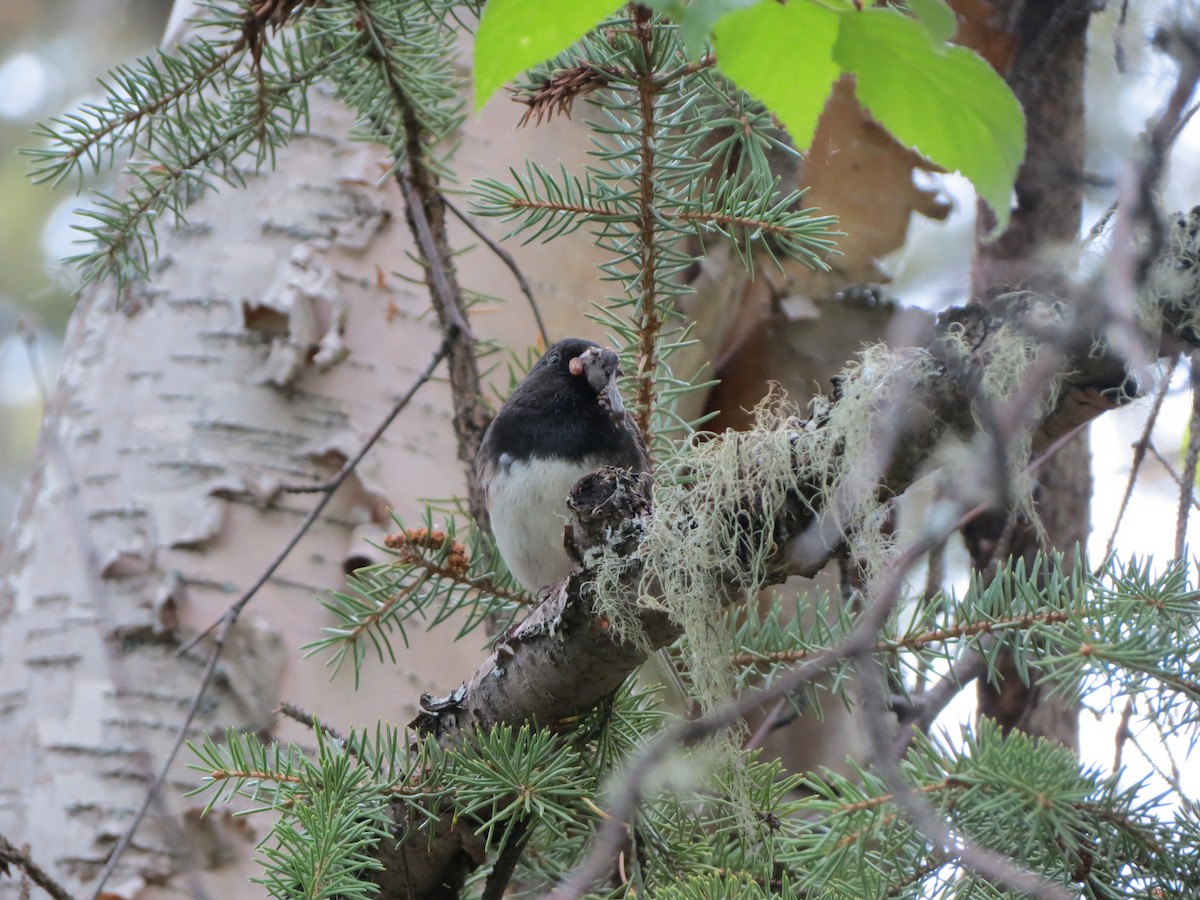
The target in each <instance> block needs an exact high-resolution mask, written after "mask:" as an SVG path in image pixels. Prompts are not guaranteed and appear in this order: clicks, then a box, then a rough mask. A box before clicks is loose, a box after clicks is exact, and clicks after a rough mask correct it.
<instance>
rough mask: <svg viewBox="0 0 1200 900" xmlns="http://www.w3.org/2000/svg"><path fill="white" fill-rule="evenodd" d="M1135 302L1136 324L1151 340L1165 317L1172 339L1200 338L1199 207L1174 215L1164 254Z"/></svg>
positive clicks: (1153, 268) (1157, 333) (1161, 326)
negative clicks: (1177, 337)
mask: <svg viewBox="0 0 1200 900" xmlns="http://www.w3.org/2000/svg"><path fill="white" fill-rule="evenodd" d="M1137 299H1138V302H1137V310H1138V319H1139V323H1138V324H1139V325H1141V327H1142V328H1143V329H1144V330H1145V331H1146V332H1147V334H1149V335H1150V336H1152V337H1154V338H1155V339H1157V336H1158V335H1159V334H1161V333H1162V329H1163V325H1164V322H1165V320H1166V318H1167V316H1166V315H1165V314H1167V313H1169V314H1170V316H1169V317H1170V320H1171V322H1172V323H1173V324H1174V330H1175V333H1176V335H1178V336H1179V337H1182V338H1184V339H1186V340H1192V341H1194V340H1196V338H1197V336H1200V207H1194V208H1193V209H1192V211H1191V212H1189V213H1176V214H1175V217H1174V218H1173V220H1172V222H1171V227H1170V229H1169V230H1168V232H1167V247H1166V252H1165V253H1163V255H1162V256H1161V257H1160V258H1159V259H1158V261H1157V262H1156V263H1155V264H1154V265H1153V267H1152V268H1151V270H1150V273H1149V277H1148V278H1147V279H1146V281H1145V284H1144V286H1143V288H1142V290H1141V291H1140V292H1139V294H1138V298H1137Z"/></svg>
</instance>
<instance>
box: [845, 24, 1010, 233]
mask: <svg viewBox="0 0 1200 900" xmlns="http://www.w3.org/2000/svg"><path fill="white" fill-rule="evenodd" d="M833 58H834V59H835V60H837V61H838V62H839V63H840V64H841V65H842V67H843V68H845V69H846V71H848V72H853V73H854V75H855V77H856V79H857V87H856V91H857V94H858V99H859V100H860V101H861V102H862V104H863V105H864V106H865V107H867V109H869V110H870V112H871V115H872V116H874V117H875V119H877V120H878V121H879V123H880V124H881V125H882V126H883V127H884V128H886V129H887V130H888V131H890V132H891V133H892V134H893V135H894V136H895V137H896V139H897V140H899V141H900V142H901V143H904V144H907V145H908V146H911V147H914V148H915V149H916V150H917V151H918V152H920V153H922V154H923V155H925V156H927V157H928V158H929V159H931V160H932V161H933V162H935V163H937V164H938V165H940V166H943V167H945V168H946V169H948V170H949V171H952V172H953V171H958V172H961V173H962V174H963V175H965V176H966V177H967V178H968V179H970V181H971V183H972V184H974V185H975V190H976V191H977V192H978V193H979V196H980V197H982V198H983V199H984V200H985V201H987V203H988V205H989V206H991V208H992V210H993V211H994V212H995V214H996V220H997V223H998V224H997V229H998V230H1001V231H1002V230H1003V229H1004V227H1005V226H1006V225H1007V224H1008V217H1009V198H1010V197H1011V195H1012V187H1013V182H1014V181H1015V179H1016V175H1017V167H1018V166H1020V164H1021V160H1023V159H1024V158H1025V116H1024V114H1023V113H1022V111H1021V105H1020V104H1019V103H1018V102H1017V98H1016V97H1014V96H1013V93H1012V91H1011V90H1009V88H1008V86H1007V85H1006V84H1005V83H1004V80H1003V79H1002V78H1001V77H1000V76H999V75H997V74H996V72H995V70H994V69H992V67H991V66H989V65H988V64H987V63H986V62H984V61H983V60H982V59H981V58H980V57H979V56H978V55H976V54H975V53H973V52H971V51H970V50H967V49H965V48H963V47H951V46H946V45H939V44H937V43H935V42H934V41H933V40H932V38H931V37H930V35H929V32H928V31H927V30H926V29H925V28H924V27H922V26H921V25H920V24H919V23H917V22H915V21H914V20H912V19H910V18H908V17H906V16H904V15H902V14H900V13H898V12H896V11H895V10H891V9H865V10H862V11H861V12H855V13H851V14H847V15H845V16H843V21H842V28H841V32H840V33H839V35H838V40H837V43H836V45H835V46H834V50H833Z"/></svg>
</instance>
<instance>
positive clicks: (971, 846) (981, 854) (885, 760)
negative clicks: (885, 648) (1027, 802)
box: [854, 654, 1071, 900]
mask: <svg viewBox="0 0 1200 900" xmlns="http://www.w3.org/2000/svg"><path fill="white" fill-rule="evenodd" d="M854 667H855V671H856V672H857V673H858V685H859V702H860V703H861V704H862V707H863V716H862V721H863V722H864V724H865V726H866V731H867V736H868V738H869V739H870V741H871V747H872V751H873V752H872V754H871V761H872V763H873V765H874V769H875V771H876V772H878V773H879V775H880V777H881V778H882V779H883V781H884V784H885V785H887V789H888V790H889V791H891V793H892V800H893V802H894V803H895V804H896V805H897V806H899V807H900V809H901V810H903V811H904V813H905V815H906V816H907V817H908V819H909V821H911V822H912V823H913V825H915V826H916V828H917V830H919V831H920V832H921V833H922V834H924V835H925V837H926V838H928V839H929V840H930V841H932V842H933V844H934V846H935V847H936V848H937V850H938V852H940V853H943V854H945V855H946V856H947V857H949V858H951V859H957V860H958V861H959V863H961V864H962V865H963V866H964V867H965V868H967V869H970V870H971V871H973V872H975V873H977V874H979V875H982V876H983V877H985V878H987V879H989V880H991V881H995V882H998V883H1000V884H1003V885H1007V886H1008V887H1010V888H1013V889H1014V890H1018V891H1024V892H1025V893H1027V894H1029V895H1031V896H1034V897H1039V898H1041V900H1070V897H1071V895H1070V894H1068V893H1067V892H1066V891H1065V890H1063V889H1062V888H1061V887H1060V886H1059V885H1056V884H1054V883H1052V882H1050V881H1047V880H1046V879H1045V878H1043V877H1042V876H1040V875H1037V874H1035V873H1033V872H1029V871H1027V870H1025V869H1022V868H1020V866H1018V865H1017V863H1016V862H1015V861H1014V860H1012V859H1009V858H1008V857H1007V856H1003V855H1002V854H999V853H996V852H994V851H992V850H988V849H987V848H986V847H981V846H980V845H979V844H977V843H976V842H975V841H973V840H972V839H971V838H970V837H968V836H967V835H966V834H964V833H963V832H961V831H952V830H951V829H950V828H949V827H947V825H946V820H945V818H944V817H943V816H941V815H940V814H939V813H938V812H937V811H936V810H934V808H933V806H932V805H931V804H930V803H929V801H928V800H926V799H925V798H924V797H922V796H921V795H919V794H918V793H917V792H916V791H914V790H913V788H912V785H910V784H909V783H908V781H907V780H906V779H905V778H904V773H902V772H901V771H900V766H899V765H897V763H896V760H895V758H894V757H893V756H892V754H891V748H890V747H889V744H890V743H891V735H890V734H889V730H888V715H887V708H886V703H885V699H886V693H885V691H886V688H885V685H884V678H883V670H882V667H881V666H880V664H879V661H878V660H877V659H875V658H874V657H873V656H870V655H868V654H858V655H857V656H856V658H855V666H854Z"/></svg>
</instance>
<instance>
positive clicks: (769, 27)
mask: <svg viewBox="0 0 1200 900" xmlns="http://www.w3.org/2000/svg"><path fill="white" fill-rule="evenodd" d="M848 6H849V5H848V4H847V7H848ZM840 18H841V17H840V15H839V14H838V13H837V12H836V11H835V10H833V9H831V8H829V7H828V6H825V5H819V4H816V3H786V4H781V3H777V2H775V0H762V2H760V3H758V4H757V5H755V6H752V7H749V8H748V9H739V10H736V11H734V12H731V13H729V14H728V15H725V16H723V17H722V18H721V19H720V21H718V22H717V25H716V27H715V28H714V29H713V46H714V47H715V48H716V51H717V68H719V69H720V70H721V71H722V72H724V73H725V74H726V75H727V76H728V77H729V78H730V79H732V80H733V82H734V83H735V84H736V85H737V86H738V87H739V88H741V89H742V90H744V91H745V92H746V93H748V94H750V95H751V96H752V97H754V98H755V99H757V100H760V101H762V102H763V103H764V104H766V106H767V108H768V109H769V110H771V112H772V113H774V114H775V116H776V117H777V118H778V119H779V121H780V122H782V123H783V125H784V127H785V128H786V129H787V130H788V134H789V135H791V138H792V142H793V143H794V144H795V145H796V147H798V148H801V149H803V148H805V147H807V146H808V145H809V144H810V143H811V142H812V137H813V132H814V131H816V128H817V119H819V118H820V116H821V110H823V109H824V108H825V100H826V98H827V97H828V96H829V91H830V89H831V88H832V87H833V82H834V80H835V79H837V77H838V75H839V74H841V71H840V68H839V67H838V65H837V63H835V62H834V59H833V47H834V42H835V41H836V40H837V36H838V22H839V19H840Z"/></svg>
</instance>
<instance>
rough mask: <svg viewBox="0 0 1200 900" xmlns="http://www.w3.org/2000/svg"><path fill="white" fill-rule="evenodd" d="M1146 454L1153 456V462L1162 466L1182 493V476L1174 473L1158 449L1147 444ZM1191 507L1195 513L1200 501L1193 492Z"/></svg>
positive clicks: (1183, 485)
mask: <svg viewBox="0 0 1200 900" xmlns="http://www.w3.org/2000/svg"><path fill="white" fill-rule="evenodd" d="M1146 452H1147V453H1149V454H1150V455H1151V456H1153V457H1154V460H1155V462H1157V463H1158V464H1159V465H1160V466H1162V467H1163V469H1164V470H1165V471H1166V473H1167V474H1168V475H1170V476H1171V480H1172V481H1174V482H1175V486H1176V487H1177V488H1179V489H1180V490H1181V491H1182V490H1183V489H1184V488H1185V487H1186V486H1187V483H1186V482H1185V481H1184V480H1183V476H1182V475H1180V474H1179V473H1178V472H1176V471H1175V467H1174V466H1173V465H1171V461H1170V460H1169V459H1167V458H1166V457H1165V456H1163V455H1162V454H1161V453H1159V452H1158V448H1157V447H1155V446H1154V444H1147V445H1146ZM1192 506H1194V507H1195V508H1196V510H1197V511H1200V500H1198V499H1196V495H1195V491H1193V492H1192Z"/></svg>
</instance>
